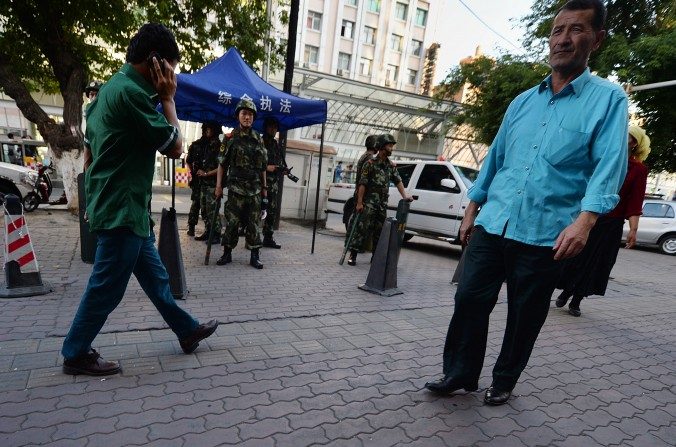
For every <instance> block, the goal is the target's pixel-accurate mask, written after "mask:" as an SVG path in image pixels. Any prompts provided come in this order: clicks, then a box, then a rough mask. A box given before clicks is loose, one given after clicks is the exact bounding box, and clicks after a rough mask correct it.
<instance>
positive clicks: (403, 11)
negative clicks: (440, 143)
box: [276, 0, 440, 94]
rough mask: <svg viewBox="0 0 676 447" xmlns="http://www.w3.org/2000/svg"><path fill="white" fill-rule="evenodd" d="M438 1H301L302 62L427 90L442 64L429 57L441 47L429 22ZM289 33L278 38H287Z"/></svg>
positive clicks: (299, 56) (413, 90) (299, 41)
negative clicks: (437, 64) (437, 65)
mask: <svg viewBox="0 0 676 447" xmlns="http://www.w3.org/2000/svg"><path fill="white" fill-rule="evenodd" d="M435 1H436V3H437V4H438V3H439V1H440V0H435ZM435 1H433V0H427V1H425V0H301V1H300V10H299V17H298V34H297V42H296V58H295V60H296V64H297V65H298V66H300V67H303V68H308V69H310V70H314V71H318V72H321V73H328V74H332V75H337V76H341V77H345V78H348V79H353V80H357V81H361V82H366V83H369V84H374V85H379V86H383V87H389V88H393V89H397V90H401V91H405V92H410V93H417V94H421V93H423V88H422V87H421V85H423V84H424V79H425V78H426V77H427V78H429V75H430V72H431V73H432V75H433V73H434V69H435V68H436V67H435V64H434V62H435V59H434V58H433V59H432V60H428V59H429V58H427V55H428V54H432V55H434V54H435V51H436V49H438V44H434V43H433V42H432V40H431V39H432V32H431V31H430V26H429V25H430V22H431V20H432V17H434V16H435V14H437V12H436V10H435ZM276 29H278V30H284V27H283V26H281V25H278V26H277V27H276ZM285 33H286V31H281V33H280V35H279V36H278V38H279V39H282V40H284V39H287V35H286V34H285ZM430 48H432V49H433V51H431V52H430V51H429V50H430ZM429 92H430V89H429V87H428V88H427V90H426V93H428V94H429Z"/></svg>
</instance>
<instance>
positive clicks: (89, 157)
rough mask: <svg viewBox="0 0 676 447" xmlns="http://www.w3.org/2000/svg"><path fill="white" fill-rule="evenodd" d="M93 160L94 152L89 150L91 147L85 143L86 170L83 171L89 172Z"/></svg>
mask: <svg viewBox="0 0 676 447" xmlns="http://www.w3.org/2000/svg"><path fill="white" fill-rule="evenodd" d="M93 160H94V159H93V157H92V150H91V149H89V145H88V144H87V143H86V142H85V145H84V169H83V171H86V170H87V168H88V167H89V165H91V164H92V161H93Z"/></svg>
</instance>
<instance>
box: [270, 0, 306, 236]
mask: <svg viewBox="0 0 676 447" xmlns="http://www.w3.org/2000/svg"><path fill="white" fill-rule="evenodd" d="M299 9H300V0H291V10H290V11H289V36H288V37H289V40H287V42H286V68H285V69H284V88H283V89H284V92H286V93H291V85H292V83H293V68H294V67H293V63H294V60H295V59H296V33H297V30H298V10H299ZM286 138H287V132H286V130H283V131H282V130H280V132H279V149H280V151H281V152H282V158H283V159H284V160H286ZM282 194H284V181H283V180H282V181H281V182H279V192H278V193H277V209H278V210H279V215H277V219H275V225H274V229H275V230H278V229H279V218H280V216H281V214H282Z"/></svg>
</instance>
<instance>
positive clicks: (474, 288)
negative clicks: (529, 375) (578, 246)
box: [443, 226, 562, 391]
mask: <svg viewBox="0 0 676 447" xmlns="http://www.w3.org/2000/svg"><path fill="white" fill-rule="evenodd" d="M464 256H465V258H466V259H465V268H464V270H463V272H462V275H461V278H460V282H459V284H458V289H457V292H456V294H455V309H454V312H453V317H452V318H451V323H450V325H449V327H448V333H447V335H446V344H445V346H444V370H443V372H444V375H445V376H446V377H454V378H455V379H457V380H459V381H460V382H461V383H466V384H473V383H476V382H477V381H478V380H479V376H480V374H481V368H482V367H483V362H484V357H485V355H486V341H487V338H488V320H489V316H490V314H491V312H492V311H493V308H494V307H495V303H496V302H497V299H498V293H499V291H500V288H501V287H502V283H503V281H504V280H505V279H507V327H506V328H505V335H504V339H503V341H502V349H501V351H500V355H499V356H498V359H497V361H496V363H495V367H494V368H493V386H495V387H496V388H498V389H500V390H505V391H511V390H512V389H513V388H514V386H515V385H516V382H517V380H518V379H519V376H520V375H521V372H522V371H523V369H524V368H525V367H526V364H527V363H528V359H529V357H530V354H531V351H532V350H533V345H534V344H535V340H536V339H537V337H538V334H539V333H540V329H541V328H542V325H543V324H544V322H545V319H546V318H547V312H548V311H549V303H550V299H551V296H552V292H553V291H554V287H555V285H556V282H557V280H558V277H559V274H560V272H561V268H562V262H560V261H554V251H553V250H552V248H551V247H541V246H535V245H528V244H524V243H521V242H517V241H514V240H511V239H506V238H504V237H502V236H499V235H494V234H490V233H487V232H486V231H485V230H484V229H483V227H481V226H477V227H476V228H475V229H474V231H473V233H472V236H471V240H470V243H469V245H468V246H467V249H466V250H465V253H464Z"/></svg>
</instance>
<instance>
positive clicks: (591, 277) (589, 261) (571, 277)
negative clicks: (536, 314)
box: [555, 125, 650, 317]
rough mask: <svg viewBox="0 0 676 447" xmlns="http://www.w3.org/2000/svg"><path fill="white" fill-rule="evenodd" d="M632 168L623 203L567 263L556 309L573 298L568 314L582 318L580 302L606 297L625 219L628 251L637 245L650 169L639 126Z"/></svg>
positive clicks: (633, 136) (634, 131)
mask: <svg viewBox="0 0 676 447" xmlns="http://www.w3.org/2000/svg"><path fill="white" fill-rule="evenodd" d="M628 150H629V166H628V168H627V176H626V177H625V179H624V183H623V184H622V188H621V189H620V203H618V204H617V206H616V207H615V209H613V210H612V211H611V212H609V213H608V214H604V215H603V216H600V217H599V218H598V220H597V221H596V225H594V228H592V230H591V232H590V233H589V239H588V240H587V245H585V247H584V250H582V253H580V254H579V255H577V256H576V257H574V258H572V259H569V260H568V261H566V264H565V267H564V270H563V273H562V274H561V279H560V280H559V284H558V285H557V288H558V289H563V291H562V292H561V295H559V297H558V298H557V299H556V303H555V304H556V307H563V306H565V305H566V302H568V299H569V298H570V297H571V296H572V297H573V299H572V300H571V301H570V304H569V305H568V313H569V314H571V315H572V316H574V317H579V316H580V315H582V312H581V311H580V302H581V301H582V299H583V298H584V297H586V296H589V295H601V296H603V295H605V293H606V287H607V286H608V279H609V278H610V272H611V270H612V269H613V266H614V265H615V261H616V260H617V253H618V252H619V251H620V242H621V241H622V228H623V227H624V220H625V219H627V220H628V221H629V234H628V235H627V244H626V246H625V247H626V248H631V247H633V246H634V245H635V244H636V231H637V230H638V221H639V218H640V216H641V214H642V209H643V198H644V196H645V187H646V183H647V181H648V168H646V166H645V165H644V164H643V161H644V160H645V159H646V158H647V157H648V154H649V153H650V138H648V135H646V133H645V131H644V130H643V129H642V128H640V127H639V126H635V125H632V126H629V149H628Z"/></svg>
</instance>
